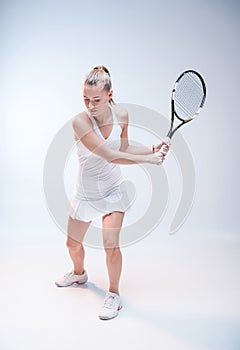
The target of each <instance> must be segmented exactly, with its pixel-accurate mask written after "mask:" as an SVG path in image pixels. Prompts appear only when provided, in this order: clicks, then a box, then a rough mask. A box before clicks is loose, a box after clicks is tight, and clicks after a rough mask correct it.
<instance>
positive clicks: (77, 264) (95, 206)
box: [55, 66, 169, 319]
mask: <svg viewBox="0 0 240 350" xmlns="http://www.w3.org/2000/svg"><path fill="white" fill-rule="evenodd" d="M112 96H113V91H112V83H111V78H110V74H109V71H108V70H107V68H106V67H104V66H98V67H95V68H93V69H92V70H91V71H90V72H89V73H88V74H87V75H86V77H85V79H84V82H83V98H84V103H85V106H86V110H85V111H84V112H82V113H80V114H78V115H76V116H75V117H73V120H72V126H73V130H74V135H75V140H76V141H77V153H78V157H79V172H78V181H77V185H76V188H75V191H74V194H73V196H72V199H71V210H70V213H69V218H68V227H67V232H68V236H67V242H66V244H67V247H68V250H69V254H70V257H71V259H72V262H73V265H74V269H73V271H71V272H69V273H67V274H65V275H64V276H63V277H62V278H60V279H59V280H57V281H56V282H55V283H56V285H57V286H59V287H66V286H69V285H72V284H73V283H78V284H83V283H86V282H87V280H88V276H87V272H86V270H85V268H84V255H85V253H84V247H83V239H84V236H85V234H86V232H87V230H88V228H89V226H90V224H91V222H92V220H93V219H95V218H97V217H102V235H103V244H104V248H105V252H106V264H107V270H108V277H109V291H108V292H107V294H106V297H105V299H104V304H103V307H102V309H101V311H100V314H99V318H100V319H111V318H113V317H115V316H117V315H118V311H119V310H120V309H121V307H122V304H121V299H120V295H119V279H120V275H121V268H122V255H121V251H120V248H119V234H120V230H121V227H122V223H123V218H124V214H125V211H126V207H127V205H128V204H127V201H126V198H127V196H126V193H125V190H124V188H123V187H122V186H121V184H122V183H123V177H122V174H121V169H120V166H119V164H126V165H127V164H136V163H151V164H155V165H160V164H162V162H163V160H164V158H165V155H166V153H167V151H168V149H169V146H168V145H167V144H164V147H163V148H164V150H163V152H160V148H161V147H162V145H163V142H160V143H159V144H158V145H156V146H152V147H145V146H143V147H137V146H132V145H129V142H128V113H127V111H126V110H125V109H122V108H119V107H117V105H116V104H115V103H114V102H113V99H112Z"/></svg>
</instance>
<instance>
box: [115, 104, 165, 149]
mask: <svg viewBox="0 0 240 350" xmlns="http://www.w3.org/2000/svg"><path fill="white" fill-rule="evenodd" d="M118 118H119V121H120V123H121V128H122V133H121V147H120V151H122V152H126V153H131V154H151V153H153V152H157V151H159V150H160V149H161V147H162V146H163V145H165V146H166V147H165V148H164V154H165V155H166V154H167V151H168V149H169V145H167V144H166V142H164V141H161V142H160V143H159V144H158V145H157V146H149V147H147V146H133V145H130V144H129V141H128V112H127V111H126V110H120V112H118ZM153 147H154V148H153Z"/></svg>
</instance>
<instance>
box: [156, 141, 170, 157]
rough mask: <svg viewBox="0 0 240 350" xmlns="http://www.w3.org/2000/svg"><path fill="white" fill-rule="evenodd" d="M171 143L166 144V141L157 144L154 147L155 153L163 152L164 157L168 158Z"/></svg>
mask: <svg viewBox="0 0 240 350" xmlns="http://www.w3.org/2000/svg"><path fill="white" fill-rule="evenodd" d="M170 145H171V144H170V143H168V142H166V141H161V142H160V143H159V144H157V145H156V146H153V147H154V148H153V151H154V152H159V151H160V150H161V152H162V153H163V154H164V156H166V154H167V153H168V151H169V148H170Z"/></svg>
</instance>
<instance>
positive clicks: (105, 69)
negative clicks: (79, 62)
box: [93, 66, 110, 76]
mask: <svg viewBox="0 0 240 350" xmlns="http://www.w3.org/2000/svg"><path fill="white" fill-rule="evenodd" d="M93 70H102V71H103V72H105V73H107V74H108V75H109V76H110V73H109V71H108V69H107V68H106V67H105V66H96V67H94V68H93Z"/></svg>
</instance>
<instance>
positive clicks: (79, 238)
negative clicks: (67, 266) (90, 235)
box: [66, 216, 91, 275]
mask: <svg viewBox="0 0 240 350" xmlns="http://www.w3.org/2000/svg"><path fill="white" fill-rule="evenodd" d="M90 224H91V221H89V222H85V221H80V220H76V219H72V218H71V216H69V218H68V225H67V233H68V236H67V242H66V245H67V247H68V250H69V254H70V257H71V259H72V262H73V265H74V274H76V275H82V274H83V272H84V257H85V251H84V247H83V244H82V242H83V239H84V236H85V234H86V232H87V230H88V228H89V226H90Z"/></svg>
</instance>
